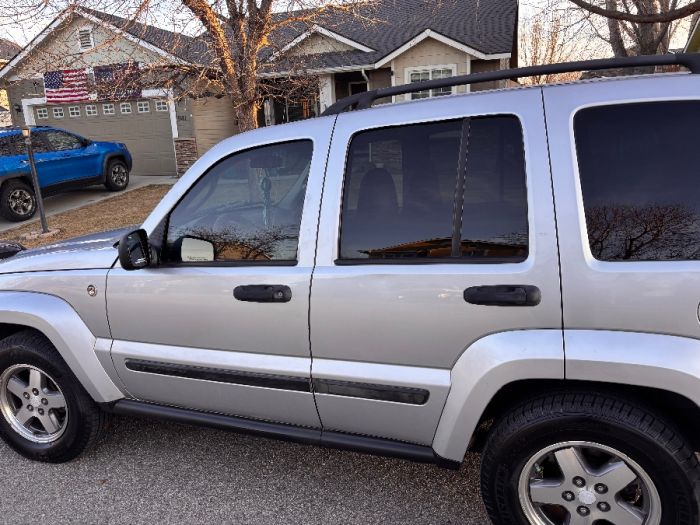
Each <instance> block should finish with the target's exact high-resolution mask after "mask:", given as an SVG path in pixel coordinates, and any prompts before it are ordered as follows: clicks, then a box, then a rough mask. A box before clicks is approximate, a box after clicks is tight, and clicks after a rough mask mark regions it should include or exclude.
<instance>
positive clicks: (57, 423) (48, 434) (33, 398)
mask: <svg viewBox="0 0 700 525" xmlns="http://www.w3.org/2000/svg"><path fill="white" fill-rule="evenodd" d="M0 411H2V415H3V417H4V418H5V420H6V421H7V422H8V423H9V424H10V426H11V427H12V428H13V429H14V430H15V432H17V433H18V434H20V435H21V436H22V437H23V438H25V439H27V440H29V441H32V442H33V443H51V442H53V441H56V440H57V439H58V438H60V437H61V436H62V435H63V432H64V431H65V429H66V425H67V423H68V407H67V406H66V399H65V397H64V396H63V393H62V392H61V389H60V388H59V387H58V384H57V383H56V382H55V381H54V380H53V378H52V377H51V376H50V375H48V374H47V373H46V372H44V371H42V370H40V369H39V368H37V367H35V366H31V365H14V366H11V367H10V368H8V369H7V370H5V371H4V372H3V374H2V376H0Z"/></svg>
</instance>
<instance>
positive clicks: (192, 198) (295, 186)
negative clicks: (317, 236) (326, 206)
mask: <svg viewBox="0 0 700 525" xmlns="http://www.w3.org/2000/svg"><path fill="white" fill-rule="evenodd" d="M312 152H313V145H312V142H311V141H309V140H304V141H296V142H287V143H283V144H275V145H271V146H264V147H260V148H256V149H252V150H248V151H244V152H242V153H237V154H235V155H232V156H230V157H227V158H225V159H224V160H222V161H220V162H219V163H218V164H216V165H215V166H214V167H212V168H211V169H210V170H209V171H208V172H207V173H206V174H205V175H204V176H202V177H201V178H200V179H199V181H198V182H197V183H196V184H195V185H194V186H193V188H192V189H191V190H190V191H189V192H188V193H187V194H186V195H185V197H183V199H182V200H181V201H180V202H179V204H178V205H177V206H176V207H175V209H174V210H173V212H172V214H171V215H170V219H169V222H168V229H167V237H166V244H165V250H164V256H165V259H166V260H167V261H170V262H178V263H193V262H199V263H201V262H224V263H225V262H247V261H254V262H256V263H265V262H288V263H294V262H296V259H297V245H298V241H299V228H300V224H301V216H302V211H303V207H304V197H305V194H306V181H307V179H308V176H309V169H310V166H311V157H312Z"/></svg>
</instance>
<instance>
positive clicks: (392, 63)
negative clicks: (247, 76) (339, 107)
mask: <svg viewBox="0 0 700 525" xmlns="http://www.w3.org/2000/svg"><path fill="white" fill-rule="evenodd" d="M435 5H436V4H435V3H433V2H428V1H426V0H400V1H399V0H382V1H381V2H379V4H378V5H375V6H373V8H372V9H373V11H372V15H371V16H372V23H367V22H366V21H364V20H360V19H358V18H357V17H355V16H353V17H350V16H349V15H345V14H338V13H336V14H332V15H327V16H325V17H323V18H319V19H318V20H317V21H316V24H315V25H313V26H309V25H299V24H297V25H290V26H287V27H286V29H285V30H284V31H282V30H281V31H279V32H278V33H277V34H273V35H271V38H270V41H271V42H272V44H271V45H270V47H269V48H267V49H265V50H263V51H262V52H261V56H260V61H261V63H263V64H265V66H266V67H265V69H264V70H263V72H262V73H261V77H263V78H264V79H265V82H271V83H274V82H284V81H285V79H289V78H290V77H295V76H300V75H303V76H306V77H309V76H313V77H314V78H317V79H318V83H317V84H316V86H317V87H316V88H315V90H314V92H313V93H311V95H310V96H308V97H306V98H303V99H302V100H299V99H298V98H295V99H291V98H286V97H285V96H284V94H280V95H277V96H274V97H273V96H271V97H270V98H269V99H268V100H266V101H265V104H264V106H263V110H262V111H261V112H260V115H259V119H258V120H259V123H260V124H261V125H272V124H277V123H282V122H290V121H293V120H299V119H303V118H308V117H312V116H315V115H318V114H320V113H321V112H323V110H324V109H325V108H327V107H328V106H330V105H331V104H333V103H334V102H335V101H337V100H339V99H341V98H343V97H345V96H347V95H350V94H354V93H360V92H363V91H366V90H369V89H376V88H382V87H389V86H393V85H401V84H405V83H411V82H419V81H422V80H427V79H436V78H444V77H449V76H454V75H459V74H466V73H470V72H480V71H489V70H497V69H503V68H507V67H510V66H514V65H515V62H516V61H517V52H516V50H515V46H516V43H517V18H518V12H517V9H518V8H517V0H490V1H489V2H482V3H481V7H480V8H479V5H480V3H479V2H475V1H473V0H454V1H450V2H446V3H445V4H444V5H441V6H440V8H439V9H436V7H435ZM484 6H485V7H484ZM275 16H289V14H288V13H283V14H277V15H275ZM299 63H301V64H303V70H300V69H299V66H298V64H299ZM290 64H295V65H294V66H293V67H292V66H290ZM207 67H209V68H211V67H214V66H213V65H212V57H211V53H210V49H209V48H208V45H207V39H206V38H205V37H204V36H201V35H200V36H197V37H192V36H187V35H182V34H177V33H173V32H170V31H166V30H164V29H161V28H158V27H155V26H152V25H144V24H141V23H138V22H134V21H128V20H125V19H122V18H120V17H117V16H114V15H110V14H106V13H102V12H99V11H94V10H90V9H87V8H82V7H74V8H69V9H68V10H66V11H65V12H64V13H63V14H62V15H60V16H59V17H57V18H56V19H55V20H54V21H53V22H52V23H51V24H50V25H49V26H47V27H46V28H45V29H44V30H43V31H42V32H41V33H40V34H39V35H38V36H37V37H36V38H35V39H34V40H32V42H30V43H29V45H27V46H26V47H25V48H24V49H23V50H21V52H19V53H18V54H17V55H16V56H15V57H14V58H13V59H12V60H11V61H10V62H9V63H8V64H7V65H6V66H5V67H4V68H2V69H0V87H3V86H5V87H6V88H7V90H8V93H9V98H10V108H12V111H11V113H12V120H13V123H14V124H15V125H18V126H21V125H25V124H28V125H32V124H44V125H54V126H58V127H62V128H64V129H68V130H72V131H75V132H77V133H80V134H83V135H85V136H88V137H91V138H94V139H101V140H114V141H119V142H124V143H126V144H127V146H128V147H129V149H130V150H131V151H132V154H133V156H134V173H135V174H141V175H158V174H172V173H174V172H175V171H176V169H177V172H178V173H182V172H183V171H184V170H185V169H186V168H187V167H188V166H189V165H190V164H191V163H192V162H193V161H194V160H196V158H197V157H198V156H200V155H202V154H203V153H204V152H205V151H207V150H208V149H209V148H210V147H211V146H213V145H214V144H216V143H218V142H219V141H221V140H222V139H224V138H226V137H228V136H231V135H233V134H235V133H236V132H237V128H236V120H235V117H234V114H233V110H232V107H231V103H230V101H229V99H228V98H227V97H225V96H223V94H222V93H220V92H216V91H212V92H208V91H206V90H205V91H204V92H202V93H197V94H193V93H188V92H181V91H178V89H177V88H174V87H173V88H164V87H162V85H163V84H162V83H161V84H159V83H158V82H157V81H153V80H151V81H150V82H146V81H144V82H143V83H142V84H143V89H138V90H135V91H134V92H131V93H129V94H127V95H125V94H124V93H121V94H120V95H119V96H112V97H105V96H102V95H100V94H99V90H98V89H97V88H95V85H97V84H99V82H100V78H102V76H103V75H104V74H105V69H106V70H107V75H108V76H109V75H111V74H116V73H115V71H117V70H118V71H122V72H123V71H124V70H125V69H134V70H135V73H134V72H132V74H136V75H142V76H143V77H144V78H145V77H146V76H147V74H148V75H153V74H154V73H153V72H158V71H161V72H164V71H166V70H167V71H172V70H177V71H180V70H184V71H198V70H203V69H205V68H207ZM110 68H112V69H110ZM52 72H53V73H56V72H58V73H59V74H60V75H78V76H79V78H80V84H81V85H85V84H87V85H88V89H87V91H86V92H84V93H82V94H81V97H79V99H78V100H66V99H64V98H60V97H58V96H57V95H56V91H55V88H56V86H55V85H54V83H55V81H56V76H55V75H53V73H52ZM52 75H53V76H52ZM61 78H63V77H61ZM66 78H68V77H66ZM152 78H157V75H156V76H155V77H152ZM499 85H501V84H499V83H491V84H485V85H478V86H470V87H469V86H467V87H464V86H462V87H457V88H452V89H450V88H448V89H442V90H433V91H432V92H423V93H415V94H412V95H411V98H424V97H431V96H443V95H450V94H452V93H460V92H465V91H468V90H470V89H471V90H477V89H488V88H493V87H498V86H499ZM95 91H98V93H95ZM69 98H70V97H69ZM402 98H403V97H396V101H400V100H402ZM387 102H391V101H387Z"/></svg>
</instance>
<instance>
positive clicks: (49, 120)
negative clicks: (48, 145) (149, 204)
mask: <svg viewBox="0 0 700 525" xmlns="http://www.w3.org/2000/svg"><path fill="white" fill-rule="evenodd" d="M34 116H35V122H36V124H37V125H38V126H55V127H57V128H63V129H65V130H68V131H73V132H74V133H78V134H79V135H82V136H84V137H86V138H89V139H92V140H105V141H112V142H123V143H124V144H126V146H127V147H128V148H129V151H130V152H131V156H132V157H133V159H134V167H133V170H132V173H133V174H134V175H174V174H175V151H174V148H173V138H172V128H171V127H170V113H169V112H168V104H167V102H166V101H165V100H163V99H151V100H139V101H131V102H113V103H112V102H104V103H103V102H96V103H94V104H57V105H51V106H36V107H35V108H34Z"/></svg>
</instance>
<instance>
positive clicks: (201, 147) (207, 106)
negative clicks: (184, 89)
mask: <svg viewBox="0 0 700 525" xmlns="http://www.w3.org/2000/svg"><path fill="white" fill-rule="evenodd" d="M189 104H190V107H191V108H192V117H193V122H194V136H195V138H196V139H197V153H199V155H200V156H201V155H204V154H205V153H206V152H207V151H208V150H209V149H211V147H212V146H214V145H216V144H218V143H219V142H221V141H222V140H224V139H226V138H228V137H230V136H232V135H235V134H236V133H238V126H237V125H236V118H235V116H234V113H233V107H232V103H231V99H230V98H228V97H221V98H215V97H207V98H201V99H198V100H194V101H189Z"/></svg>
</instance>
